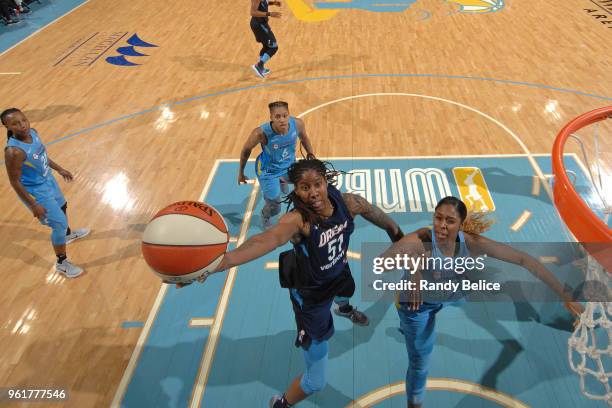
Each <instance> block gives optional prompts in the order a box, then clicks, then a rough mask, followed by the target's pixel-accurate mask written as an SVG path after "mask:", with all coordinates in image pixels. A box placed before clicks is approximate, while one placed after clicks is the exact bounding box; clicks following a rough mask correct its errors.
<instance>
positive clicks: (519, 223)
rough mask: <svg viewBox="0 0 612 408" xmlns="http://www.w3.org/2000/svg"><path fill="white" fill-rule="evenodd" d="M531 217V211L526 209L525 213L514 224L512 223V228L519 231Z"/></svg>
mask: <svg viewBox="0 0 612 408" xmlns="http://www.w3.org/2000/svg"><path fill="white" fill-rule="evenodd" d="M529 218H531V211H528V210H524V211H523V213H522V214H521V215H520V216H519V217H518V218H517V219H516V221H515V222H514V224H512V226H511V227H510V229H511V230H512V231H514V232H517V231H519V230H520V229H521V228H523V226H524V225H525V224H526V223H527V221H528V220H529Z"/></svg>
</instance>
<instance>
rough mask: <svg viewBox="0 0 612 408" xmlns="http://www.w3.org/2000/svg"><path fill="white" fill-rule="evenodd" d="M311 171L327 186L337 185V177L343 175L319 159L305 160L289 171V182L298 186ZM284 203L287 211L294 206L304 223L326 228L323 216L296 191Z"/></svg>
mask: <svg viewBox="0 0 612 408" xmlns="http://www.w3.org/2000/svg"><path fill="white" fill-rule="evenodd" d="M309 170H314V171H316V172H317V173H319V174H320V175H321V177H323V178H324V179H325V180H327V184H330V185H332V186H335V185H336V177H337V176H338V174H340V173H343V172H341V171H338V170H336V169H334V166H333V165H332V164H331V163H329V162H324V161H321V160H319V159H303V160H299V161H296V162H295V163H293V164H292V165H291V166H290V167H289V170H287V175H288V177H289V181H290V182H291V183H292V184H293V185H294V186H296V185H297V183H298V181H300V180H301V179H302V177H303V174H304V173H305V172H307V171H309ZM283 202H284V203H287V211H289V210H290V209H291V206H293V208H294V209H295V210H296V211H297V212H299V213H300V215H301V216H302V220H303V221H304V222H307V223H309V224H311V225H319V226H323V227H325V222H324V220H323V219H322V218H321V216H320V215H318V214H317V213H316V212H315V211H313V210H312V208H310V207H308V205H307V204H306V203H304V202H303V201H302V200H301V199H300V197H298V195H297V193H296V192H295V189H294V190H293V191H292V192H291V193H289V194H288V195H287V197H285V199H284V200H283Z"/></svg>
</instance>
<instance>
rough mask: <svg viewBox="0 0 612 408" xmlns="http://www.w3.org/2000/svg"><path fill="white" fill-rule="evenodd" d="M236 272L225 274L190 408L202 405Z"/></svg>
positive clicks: (247, 223) (251, 203)
mask: <svg viewBox="0 0 612 408" xmlns="http://www.w3.org/2000/svg"><path fill="white" fill-rule="evenodd" d="M258 192H259V183H254V184H253V190H252V191H251V195H250V197H249V201H248V204H247V208H246V212H245V214H244V219H243V221H242V227H241V229H240V234H239V235H238V243H237V245H238V246H240V245H242V243H243V242H244V241H245V240H246V235H247V232H248V230H249V226H250V224H251V217H252V215H253V210H254V208H255V199H256V198H257V193H258ZM237 271H238V267H237V266H235V267H233V268H231V269H230V270H229V271H228V272H227V277H226V280H225V286H224V287H223V292H222V293H221V297H220V300H219V305H218V306H217V310H216V312H215V317H214V323H213V325H212V326H211V328H210V335H209V336H208V341H207V342H206V348H205V349H204V355H203V357H202V360H201V362H200V368H199V370H198V376H197V379H196V381H195V383H194V386H193V390H192V394H191V401H190V402H189V406H190V407H191V408H199V407H200V404H201V403H202V397H203V396H204V391H205V390H206V383H207V381H208V375H209V374H210V368H211V366H212V361H213V358H214V356H215V352H216V350H217V343H218V342H219V338H220V333H221V328H222V327H223V320H224V318H225V312H226V311H227V305H228V303H229V299H230V295H231V293H232V290H233V289H234V282H235V281H236V273H237Z"/></svg>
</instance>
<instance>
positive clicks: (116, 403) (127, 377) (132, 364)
mask: <svg viewBox="0 0 612 408" xmlns="http://www.w3.org/2000/svg"><path fill="white" fill-rule="evenodd" d="M218 168H219V162H218V161H215V164H214V165H213V168H212V169H211V171H210V174H209V175H208V180H206V184H205V185H204V189H203V190H202V194H200V197H199V200H200V201H204V197H206V195H207V194H208V190H209V189H210V186H211V184H212V181H213V179H214V176H215V174H216V173H217V169H218ZM168 286H169V285H167V284H165V283H162V284H161V287H160V288H159V292H157V297H156V298H155V302H154V303H153V307H152V308H151V311H150V312H149V316H147V320H146V322H145V324H144V328H143V329H142V332H141V333H140V336H139V337H138V341H137V342H136V346H135V347H134V351H132V356H131V357H130V361H129V362H128V365H127V367H126V369H125V371H124V372H123V377H122V378H121V381H120V382H119V386H118V387H117V391H115V397H114V398H113V401H112V402H111V407H113V408H119V407H120V406H121V401H122V400H123V397H124V396H125V392H126V391H127V387H128V385H129V384H130V381H131V380H132V376H133V375H134V371H135V370H136V365H137V364H138V360H139V359H140V355H141V354H142V349H143V347H144V344H145V343H146V341H147V338H148V337H149V333H150V331H151V327H152V326H153V322H154V321H155V318H156V317H157V312H158V311H159V308H160V307H161V303H162V300H163V299H164V296H165V295H166V292H167V291H168Z"/></svg>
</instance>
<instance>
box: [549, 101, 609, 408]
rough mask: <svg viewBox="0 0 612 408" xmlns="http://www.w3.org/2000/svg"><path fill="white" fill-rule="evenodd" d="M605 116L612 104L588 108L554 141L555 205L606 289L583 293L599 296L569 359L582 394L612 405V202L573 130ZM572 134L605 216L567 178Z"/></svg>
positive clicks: (590, 271) (589, 276) (590, 278)
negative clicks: (609, 363)
mask: <svg viewBox="0 0 612 408" xmlns="http://www.w3.org/2000/svg"><path fill="white" fill-rule="evenodd" d="M606 119H612V106H608V107H604V108H600V109H596V110H593V111H591V112H587V113H585V114H583V115H580V116H579V117H577V118H575V119H574V120H572V121H571V122H569V123H568V124H567V125H566V126H565V127H564V128H563V129H562V130H561V132H559V135H558V136H557V138H556V140H555V143H554V145H553V151H552V161H553V173H554V176H555V178H554V180H555V182H554V188H553V191H554V201H555V206H556V207H557V210H558V211H559V214H560V215H561V218H563V221H564V222H565V224H566V225H567V227H568V228H569V230H570V231H571V232H572V234H573V235H574V236H575V237H576V240H578V241H579V242H581V243H582V245H583V247H584V249H585V250H586V251H587V252H588V257H587V263H586V281H587V282H597V283H599V284H600V285H598V287H599V288H600V290H603V291H604V292H605V293H604V294H603V297H602V294H599V295H598V296H597V297H590V294H589V293H585V295H586V298H587V300H588V299H594V300H597V301H588V302H587V304H586V307H585V311H584V313H582V315H581V316H580V320H579V322H578V324H577V325H576V327H575V330H574V332H573V333H572V335H571V337H570V339H569V341H568V360H569V363H570V367H571V369H572V370H573V371H574V372H576V373H577V374H578V375H579V376H580V389H581V391H582V393H583V394H584V395H585V396H587V397H588V398H591V399H595V400H603V401H605V402H606V403H607V404H608V405H609V406H612V387H611V385H610V377H611V376H612V371H607V368H606V364H605V363H604V361H605V362H606V363H607V361H608V360H610V359H611V358H612V322H611V320H610V316H612V302H608V301H607V300H608V299H612V297H611V296H610V294H611V293H612V288H611V286H610V283H611V278H610V274H609V273H611V272H612V230H611V229H610V228H609V227H608V225H607V221H608V217H609V216H610V202H609V201H608V200H607V198H606V197H605V194H604V192H603V190H604V188H605V186H604V184H605V181H602V177H601V169H600V168H599V167H597V173H598V174H597V176H598V177H595V176H594V175H593V171H591V165H590V164H591V160H590V159H589V157H588V155H587V154H586V150H585V148H584V144H583V142H582V140H581V139H580V138H578V137H577V136H575V135H574V133H575V132H577V131H578V130H579V129H582V128H584V127H586V126H589V125H591V124H593V123H598V122H600V121H605V120H606ZM597 129H599V128H597ZM599 137H600V134H599V132H598V130H597V131H596V132H595V137H594V142H595V143H594V151H595V152H594V157H593V156H592V157H593V160H594V163H595V165H596V166H599V164H598V163H599ZM569 138H573V139H575V140H577V141H578V142H579V145H580V148H581V150H582V153H583V157H584V161H585V162H586V165H587V169H588V173H589V176H590V179H591V182H592V183H593V185H594V187H595V191H596V192H597V195H598V196H599V198H600V200H601V202H602V206H603V211H602V213H603V214H604V219H603V220H602V219H601V218H599V217H598V216H597V214H596V213H594V212H593V210H592V209H591V208H590V207H589V206H588V205H587V204H586V202H585V201H584V200H583V199H582V198H581V197H580V195H579V194H578V193H577V192H576V189H575V188H574V184H573V182H570V180H569V178H568V172H569V171H568V170H566V169H565V165H564V161H563V150H564V147H565V143H566V141H567V140H568V139H569ZM602 300H604V301H602ZM602 359H603V360H602ZM611 370H612V369H611ZM594 382H599V383H600V384H601V386H600V387H592V384H593V383H594Z"/></svg>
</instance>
